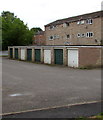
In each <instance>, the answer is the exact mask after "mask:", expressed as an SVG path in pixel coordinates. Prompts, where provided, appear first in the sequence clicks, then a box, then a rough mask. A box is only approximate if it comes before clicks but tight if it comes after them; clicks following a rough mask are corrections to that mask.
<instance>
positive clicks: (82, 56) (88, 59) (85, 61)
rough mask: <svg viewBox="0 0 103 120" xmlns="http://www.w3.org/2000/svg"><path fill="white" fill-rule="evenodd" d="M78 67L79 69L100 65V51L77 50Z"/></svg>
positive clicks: (89, 49) (90, 49)
mask: <svg viewBox="0 0 103 120" xmlns="http://www.w3.org/2000/svg"><path fill="white" fill-rule="evenodd" d="M79 65H80V67H84V66H98V65H101V49H100V48H79Z"/></svg>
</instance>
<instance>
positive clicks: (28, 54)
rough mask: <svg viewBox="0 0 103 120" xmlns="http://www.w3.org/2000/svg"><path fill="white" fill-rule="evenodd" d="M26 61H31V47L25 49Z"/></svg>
mask: <svg viewBox="0 0 103 120" xmlns="http://www.w3.org/2000/svg"><path fill="white" fill-rule="evenodd" d="M27 61H32V49H27Z"/></svg>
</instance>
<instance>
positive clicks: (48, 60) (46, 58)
mask: <svg viewBox="0 0 103 120" xmlns="http://www.w3.org/2000/svg"><path fill="white" fill-rule="evenodd" d="M44 63H46V64H51V50H44Z"/></svg>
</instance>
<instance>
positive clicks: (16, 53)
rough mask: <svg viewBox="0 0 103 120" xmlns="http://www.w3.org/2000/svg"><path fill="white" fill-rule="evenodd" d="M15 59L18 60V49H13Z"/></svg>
mask: <svg viewBox="0 0 103 120" xmlns="http://www.w3.org/2000/svg"><path fill="white" fill-rule="evenodd" d="M15 59H18V48H15Z"/></svg>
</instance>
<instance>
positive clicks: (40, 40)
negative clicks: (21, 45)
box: [33, 31, 45, 45]
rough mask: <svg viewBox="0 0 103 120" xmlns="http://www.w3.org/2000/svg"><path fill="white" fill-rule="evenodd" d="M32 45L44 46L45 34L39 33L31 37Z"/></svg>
mask: <svg viewBox="0 0 103 120" xmlns="http://www.w3.org/2000/svg"><path fill="white" fill-rule="evenodd" d="M33 45H45V32H44V31H39V32H38V33H37V34H36V35H34V37H33Z"/></svg>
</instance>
